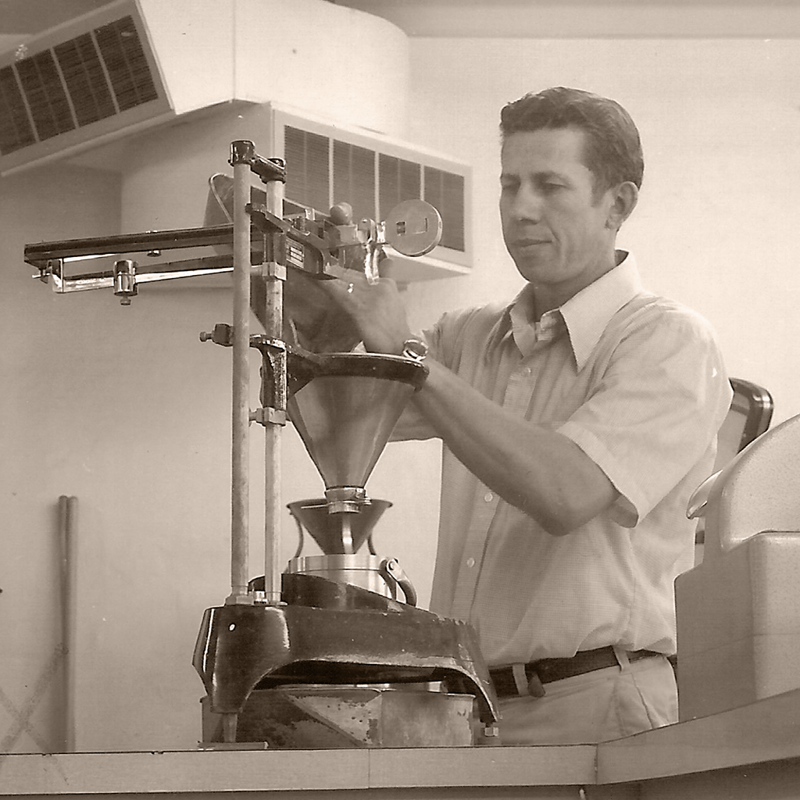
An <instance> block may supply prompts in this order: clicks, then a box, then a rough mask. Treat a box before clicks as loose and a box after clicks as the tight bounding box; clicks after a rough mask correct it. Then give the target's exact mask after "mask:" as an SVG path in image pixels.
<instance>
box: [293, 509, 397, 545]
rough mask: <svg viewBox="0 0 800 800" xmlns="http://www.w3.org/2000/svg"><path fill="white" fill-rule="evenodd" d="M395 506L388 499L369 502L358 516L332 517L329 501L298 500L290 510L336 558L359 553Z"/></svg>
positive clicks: (341, 515)
mask: <svg viewBox="0 0 800 800" xmlns="http://www.w3.org/2000/svg"><path fill="white" fill-rule="evenodd" d="M391 505H392V504H391V503H390V502H389V501H388V500H368V501H366V502H365V503H363V504H361V505H360V506H359V510H358V512H357V513H342V514H331V513H329V511H328V503H327V501H326V500H298V501H296V502H294V503H289V506H288V508H289V511H290V512H291V513H292V516H293V517H294V518H295V519H296V520H297V521H298V522H299V523H300V524H301V525H302V526H303V529H304V530H305V531H307V532H308V533H309V534H310V535H311V537H312V538H313V539H314V541H315V542H316V543H317V544H318V545H319V548H320V550H322V552H323V553H325V555H336V554H346V553H356V552H358V550H359V548H360V547H361V546H362V545H363V544H364V542H366V541H367V539H368V538H369V535H370V534H371V533H372V531H373V529H374V528H375V524H376V523H377V521H378V520H379V519H380V517H381V516H382V514H383V512H384V511H386V509H387V508H389V507H390V506H391Z"/></svg>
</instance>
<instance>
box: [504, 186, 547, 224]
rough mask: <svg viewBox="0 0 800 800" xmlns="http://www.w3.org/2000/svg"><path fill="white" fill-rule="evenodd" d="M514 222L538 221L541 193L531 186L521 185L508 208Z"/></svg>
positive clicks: (540, 213)
mask: <svg viewBox="0 0 800 800" xmlns="http://www.w3.org/2000/svg"><path fill="white" fill-rule="evenodd" d="M510 211H511V216H512V218H513V219H514V220H515V221H516V222H538V221H539V220H540V219H541V216H542V195H541V192H537V191H536V190H535V189H534V188H533V187H527V186H524V185H523V186H521V187H520V189H519V191H518V192H517V193H516V194H515V196H514V202H513V204H512V207H511V209H510Z"/></svg>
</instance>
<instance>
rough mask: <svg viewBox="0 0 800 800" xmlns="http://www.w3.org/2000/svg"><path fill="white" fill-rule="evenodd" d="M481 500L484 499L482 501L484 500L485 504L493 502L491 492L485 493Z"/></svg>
mask: <svg viewBox="0 0 800 800" xmlns="http://www.w3.org/2000/svg"><path fill="white" fill-rule="evenodd" d="M483 499H484V500H485V501H486V502H487V503H491V502H492V500H494V495H493V494H492V493H491V492H486V494H485V495H484V496H483Z"/></svg>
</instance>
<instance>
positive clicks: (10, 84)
mask: <svg viewBox="0 0 800 800" xmlns="http://www.w3.org/2000/svg"><path fill="white" fill-rule="evenodd" d="M35 142H36V136H35V134H34V132H33V126H32V125H31V122H30V120H29V119H28V112H27V111H26V109H25V101H24V100H23V99H22V92H21V91H20V88H19V84H18V83H17V78H16V75H15V74H14V70H13V69H12V68H11V67H3V68H2V69H0V153H13V152H14V151H15V150H20V149H21V148H23V147H27V146H28V145H31V144H35Z"/></svg>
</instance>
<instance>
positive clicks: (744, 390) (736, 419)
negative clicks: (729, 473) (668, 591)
mask: <svg viewBox="0 0 800 800" xmlns="http://www.w3.org/2000/svg"><path fill="white" fill-rule="evenodd" d="M730 380H731V387H732V388H733V400H732V401H731V407H730V410H729V411H728V414H727V416H726V417H725V420H724V422H723V423H722V427H721V428H720V429H719V435H718V444H717V459H716V461H715V462H714V472H715V473H716V472H719V470H721V469H722V468H723V467H724V466H725V465H726V464H727V463H728V462H729V461H730V460H731V459H732V458H733V457H734V456H735V455H736V454H737V453H739V452H740V451H742V450H744V448H745V447H747V445H749V444H750V442H752V441H753V440H754V439H756V438H757V437H759V436H761V434H762V433H764V431H766V430H767V428H769V425H770V422H771V421H772V411H773V409H774V404H773V402H772V395H771V394H770V393H769V392H768V391H767V390H766V389H764V388H763V387H762V386H758V385H757V384H755V383H751V382H750V381H746V380H743V379H742V378H731V379H730ZM704 542H705V529H704V525H703V520H702V519H701V520H700V522H699V524H698V526H697V532H696V534H695V564H699V563H700V562H701V561H702V560H703V544H704Z"/></svg>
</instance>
